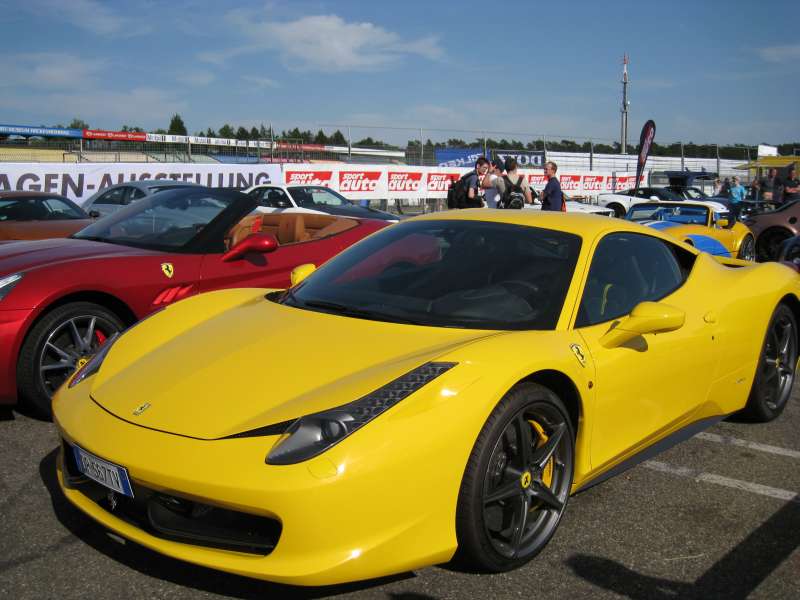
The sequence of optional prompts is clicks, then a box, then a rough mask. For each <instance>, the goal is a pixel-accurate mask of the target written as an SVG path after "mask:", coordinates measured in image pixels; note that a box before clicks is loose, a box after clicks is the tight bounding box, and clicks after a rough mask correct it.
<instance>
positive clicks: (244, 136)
mask: <svg viewBox="0 0 800 600" xmlns="http://www.w3.org/2000/svg"><path fill="white" fill-rule="evenodd" d="M236 139H237V140H249V139H250V134H249V133H248V131H247V129H245V128H244V127H242V126H241V125H239V129H237V130H236Z"/></svg>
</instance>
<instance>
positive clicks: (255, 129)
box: [250, 125, 261, 140]
mask: <svg viewBox="0 0 800 600" xmlns="http://www.w3.org/2000/svg"><path fill="white" fill-rule="evenodd" d="M260 137H261V133H260V132H259V131H258V127H256V126H255V125H254V126H253V127H251V128H250V139H251V140H257V139H258V138H260Z"/></svg>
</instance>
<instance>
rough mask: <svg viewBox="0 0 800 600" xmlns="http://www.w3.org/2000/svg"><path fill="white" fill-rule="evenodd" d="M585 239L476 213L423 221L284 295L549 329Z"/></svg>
mask: <svg viewBox="0 0 800 600" xmlns="http://www.w3.org/2000/svg"><path fill="white" fill-rule="evenodd" d="M580 246H581V239H580V237H578V236H576V235H573V234H569V233H564V232H562V231H556V230H552V229H542V228H538V227H527V226H521V225H510V224H505V223H488V222H480V221H460V220H452V221H446V220H442V221H417V222H409V223H402V224H400V225H395V226H393V227H390V228H387V229H385V230H383V231H381V232H379V233H377V234H375V235H373V236H371V237H370V238H368V239H366V240H365V241H364V242H362V243H360V244H358V245H356V246H354V247H352V248H350V249H348V250H347V251H345V252H343V253H342V254H340V255H339V256H337V257H336V258H334V259H333V260H331V261H330V262H328V263H326V264H325V265H324V266H323V267H322V268H321V269H320V270H319V271H317V272H316V273H314V274H313V276H311V277H310V278H309V279H308V280H306V281H305V282H303V283H302V284H301V285H300V286H298V287H297V288H294V289H292V290H290V291H288V292H286V293H285V294H283V295H281V296H280V298H279V301H280V302H283V303H285V304H288V305H291V306H296V307H298V308H303V309H307V310H317V311H324V312H332V313H337V314H344V315H347V316H352V317H358V318H366V319H374V320H380V321H394V322H404V323H414V324H420V325H430V326H441V327H465V328H474V329H553V328H555V325H556V322H557V321H558V317H559V315H560V314H561V309H562V306H563V303H564V297H565V296H566V292H567V288H568V287H569V284H570V281H571V280H572V275H573V272H574V270H575V263H576V261H577V257H578V252H579V250H580Z"/></svg>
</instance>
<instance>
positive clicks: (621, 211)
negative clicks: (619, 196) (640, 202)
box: [606, 202, 628, 219]
mask: <svg viewBox="0 0 800 600" xmlns="http://www.w3.org/2000/svg"><path fill="white" fill-rule="evenodd" d="M606 208H610V209H611V210H613V211H614V216H615V217H616V218H618V219H624V218H625V215H626V214H628V211H626V210H625V207H624V206H622V205H621V204H617V203H616V202H612V203H611V204H609V205H607V206H606Z"/></svg>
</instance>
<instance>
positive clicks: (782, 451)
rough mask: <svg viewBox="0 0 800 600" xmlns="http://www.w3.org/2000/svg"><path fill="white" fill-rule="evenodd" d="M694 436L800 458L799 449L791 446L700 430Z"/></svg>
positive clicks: (709, 440) (708, 440)
mask: <svg viewBox="0 0 800 600" xmlns="http://www.w3.org/2000/svg"><path fill="white" fill-rule="evenodd" d="M694 437H696V438H698V439H701V440H705V441H707V442H716V443H718V444H728V445H729V446H738V447H739V448H749V449H750V450H757V451H758V452H766V453H767V454H775V455H777V456H788V457H789V458H796V459H798V460H800V452H798V451H797V450H790V449H789V448H781V447H780V446H769V445H767V444H759V443H758V442H748V441H747V440H742V439H739V438H735V437H730V436H727V435H718V434H716V433H708V432H706V431H703V432H700V433H698V434H697V435H696V436H694Z"/></svg>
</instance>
